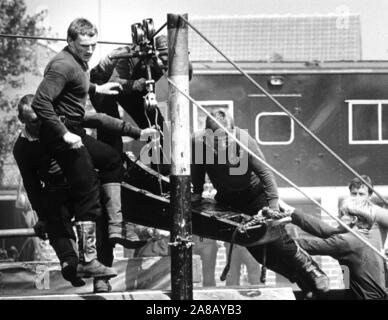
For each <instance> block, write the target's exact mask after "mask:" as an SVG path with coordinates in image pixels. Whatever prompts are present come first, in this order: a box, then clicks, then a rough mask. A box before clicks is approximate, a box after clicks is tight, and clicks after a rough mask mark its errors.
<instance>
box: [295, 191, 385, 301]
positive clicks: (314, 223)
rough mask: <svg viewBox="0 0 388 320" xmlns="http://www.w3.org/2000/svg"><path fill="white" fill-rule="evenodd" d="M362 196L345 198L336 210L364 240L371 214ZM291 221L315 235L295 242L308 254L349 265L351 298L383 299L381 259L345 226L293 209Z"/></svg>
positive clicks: (368, 234) (343, 220)
mask: <svg viewBox="0 0 388 320" xmlns="http://www.w3.org/2000/svg"><path fill="white" fill-rule="evenodd" d="M371 209H372V208H371V207H370V205H369V204H368V202H367V200H366V199H363V200H360V199H354V198H353V199H352V198H348V199H346V200H345V201H344V203H343V204H342V206H341V209H340V219H341V221H342V222H344V223H345V224H346V225H347V226H348V227H349V228H351V229H352V230H353V231H354V232H357V233H358V234H359V235H361V236H362V237H364V238H365V239H367V240H369V241H370V239H371V237H372V236H371V235H370V233H369V231H370V229H371V227H372V225H373V223H374V220H375V218H374V215H373V213H372V210H371ZM291 217H292V223H294V224H295V225H297V226H299V227H300V228H302V229H303V230H304V231H306V232H308V233H310V234H312V235H314V236H316V237H315V238H309V239H299V240H298V244H299V245H300V246H301V247H302V248H303V249H304V250H306V251H307V252H309V253H310V254H312V255H328V256H331V257H332V258H334V259H337V260H338V262H339V263H340V264H341V265H345V266H347V267H348V268H349V273H350V279H349V280H350V290H351V291H352V294H353V298H354V299H374V300H385V299H387V297H388V296H387V293H386V291H385V289H384V287H385V285H384V284H383V283H381V273H382V272H383V270H382V268H381V261H382V258H381V257H379V256H378V255H377V254H376V253H375V252H374V251H373V250H372V249H370V248H369V247H367V246H366V245H365V244H364V243H362V242H361V241H360V240H359V239H357V238H356V236H355V235H353V234H352V233H351V232H348V231H347V230H346V229H344V228H342V233H339V232H341V231H339V230H341V228H335V227H332V226H330V225H328V224H326V223H324V222H323V221H321V220H319V219H317V218H315V217H312V216H310V215H307V214H303V213H302V212H300V211H299V210H296V209H295V210H294V212H293V213H292V215H291Z"/></svg>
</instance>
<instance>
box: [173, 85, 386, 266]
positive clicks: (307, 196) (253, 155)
mask: <svg viewBox="0 0 388 320" xmlns="http://www.w3.org/2000/svg"><path fill="white" fill-rule="evenodd" d="M167 80H168V82H169V83H170V84H172V85H173V86H174V87H175V88H176V89H177V90H178V91H179V92H180V93H181V94H182V95H183V96H185V97H186V98H187V99H189V101H191V102H192V103H193V104H194V105H195V106H196V107H198V108H200V109H201V110H202V111H203V112H204V113H205V114H206V115H207V116H208V117H210V118H211V119H212V120H213V121H214V122H215V123H217V125H218V126H219V127H220V128H221V129H222V130H224V131H225V133H226V134H227V135H228V136H229V137H231V138H232V139H233V140H234V141H235V142H236V143H237V144H238V145H239V146H240V147H241V148H242V149H244V150H245V151H246V152H248V153H249V154H250V155H251V156H252V157H254V158H255V159H257V160H258V161H260V162H261V163H262V164H264V165H265V166H266V167H268V168H269V169H270V170H271V171H272V172H274V173H275V174H276V175H278V176H279V177H280V178H282V179H283V180H284V181H286V182H287V183H288V184H290V185H291V186H292V187H294V188H295V189H296V190H298V191H299V192H300V193H301V194H303V195H304V196H305V197H306V198H307V199H309V200H310V201H312V202H313V203H314V204H316V205H317V206H318V207H319V208H321V209H322V210H323V211H324V212H325V213H326V214H328V215H329V216H330V217H332V218H333V219H334V220H335V221H337V222H338V223H339V224H340V225H341V226H342V227H344V228H345V229H346V230H347V231H349V232H350V233H352V234H353V235H354V236H355V237H356V238H357V239H359V240H360V241H361V242H362V243H364V244H365V245H367V246H368V247H369V248H371V249H372V250H373V251H374V252H376V253H377V254H378V255H379V256H380V257H381V258H383V259H384V260H385V261H388V258H386V257H385V256H384V255H383V254H382V253H381V252H380V251H379V250H377V249H376V248H375V247H374V246H373V245H371V244H370V243H369V242H368V241H367V240H365V239H364V238H363V237H362V236H360V235H359V234H358V233H356V232H354V231H353V230H352V229H350V228H349V227H348V226H347V225H346V224H345V223H343V222H342V221H341V220H340V219H338V218H337V217H336V216H335V215H333V214H331V213H330V212H329V211H328V210H326V209H325V208H324V207H322V206H321V204H320V203H319V202H318V201H316V200H314V199H313V198H311V197H310V196H309V195H308V194H307V193H305V192H304V191H303V190H302V189H301V188H299V187H298V186H297V185H296V184H295V183H293V182H292V181H291V180H290V179H288V178H287V177H286V176H285V175H283V174H282V173H280V172H279V171H277V170H276V169H275V168H273V167H272V166H271V165H270V164H268V163H267V162H266V161H265V160H263V159H261V158H260V157H259V156H257V155H256V154H255V153H253V152H252V151H251V150H250V149H249V148H248V147H247V146H245V145H244V144H243V143H241V141H239V140H238V139H237V138H236V137H235V136H234V135H233V134H232V133H230V132H229V131H228V130H227V129H226V128H225V127H224V126H223V125H222V124H221V123H220V122H219V121H218V120H217V119H216V118H214V117H213V116H212V115H211V114H210V113H209V112H208V111H207V110H206V109H205V108H204V107H202V106H201V105H200V104H199V103H198V102H197V101H195V100H194V99H193V98H192V97H190V96H189V95H188V94H186V93H185V92H183V90H181V89H180V88H179V87H178V86H177V85H176V84H175V83H174V82H173V81H172V80H171V79H170V78H167Z"/></svg>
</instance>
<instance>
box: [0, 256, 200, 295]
mask: <svg viewBox="0 0 388 320" xmlns="http://www.w3.org/2000/svg"><path fill="white" fill-rule="evenodd" d="M113 267H114V268H115V269H116V270H117V272H118V276H117V277H115V278H112V279H111V280H110V283H111V285H112V289H113V291H115V292H126V291H133V290H148V289H154V290H169V289H170V288H171V280H170V279H171V259H170V257H169V256H164V257H147V258H131V259H117V260H115V261H114V263H113ZM201 281H202V268H201V260H200V257H199V256H197V255H193V283H194V284H196V283H197V284H198V283H200V282H201ZM85 282H86V285H84V286H82V287H79V288H75V287H73V286H72V285H71V284H70V283H69V282H68V281H66V280H64V279H63V277H62V274H61V271H60V266H59V263H58V262H48V261H46V262H45V261H39V262H17V263H0V297H4V296H13V297H16V296H19V297H21V298H23V297H24V296H55V295H57V294H60V295H68V294H76V295H83V294H90V293H91V292H93V281H92V280H91V279H85Z"/></svg>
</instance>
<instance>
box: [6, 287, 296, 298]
mask: <svg viewBox="0 0 388 320" xmlns="http://www.w3.org/2000/svg"><path fill="white" fill-rule="evenodd" d="M170 297H171V292H170V291H169V290H138V291H130V292H112V293H106V294H51V295H30V296H27V295H25V296H3V297H0V300H171V298H170ZM193 300H207V301H209V300H220V301H222V300H295V295H294V293H293V292H292V289H291V288H269V287H256V286H255V287H250V288H229V287H228V288H226V287H216V288H204V289H194V290H193Z"/></svg>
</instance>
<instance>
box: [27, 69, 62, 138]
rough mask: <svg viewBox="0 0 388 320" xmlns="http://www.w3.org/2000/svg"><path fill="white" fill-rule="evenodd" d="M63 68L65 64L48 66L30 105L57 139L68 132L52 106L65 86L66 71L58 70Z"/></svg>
mask: <svg viewBox="0 0 388 320" xmlns="http://www.w3.org/2000/svg"><path fill="white" fill-rule="evenodd" d="M64 68H65V66H63V67H58V70H53V69H52V68H50V69H49V70H48V71H47V72H46V74H45V76H44V78H43V80H42V82H41V83H40V85H39V87H38V90H37V91H36V93H35V97H34V100H33V101H32V105H31V107H32V109H34V111H35V113H36V114H37V116H38V117H39V118H40V119H41V121H42V122H44V123H45V124H46V125H47V126H48V127H49V128H51V129H52V132H53V135H55V136H56V138H57V139H60V138H62V137H63V136H64V135H65V134H66V133H67V132H68V130H67V129H66V127H65V125H64V124H63V123H62V122H61V121H60V119H59V117H58V115H57V114H56V112H55V111H54V106H53V102H54V101H55V99H56V98H57V97H58V96H59V95H60V94H61V92H62V91H63V89H64V88H65V86H66V82H67V78H66V73H65V72H60V71H61V70H62V69H64Z"/></svg>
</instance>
